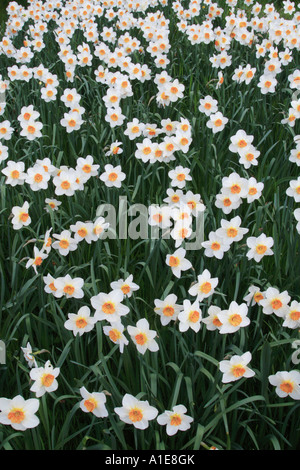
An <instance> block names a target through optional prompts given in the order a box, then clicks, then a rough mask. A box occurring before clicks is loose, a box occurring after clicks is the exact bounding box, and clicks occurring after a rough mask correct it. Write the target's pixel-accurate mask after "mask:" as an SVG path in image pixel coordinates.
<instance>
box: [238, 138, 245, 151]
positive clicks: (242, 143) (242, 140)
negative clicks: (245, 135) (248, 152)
mask: <svg viewBox="0 0 300 470" xmlns="http://www.w3.org/2000/svg"><path fill="white" fill-rule="evenodd" d="M238 146H239V147H240V148H241V149H242V148H244V147H247V142H246V141H245V140H244V139H241V140H239V141H238Z"/></svg>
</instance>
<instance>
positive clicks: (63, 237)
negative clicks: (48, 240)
mask: <svg viewBox="0 0 300 470" xmlns="http://www.w3.org/2000/svg"><path fill="white" fill-rule="evenodd" d="M53 237H54V238H56V240H57V241H55V242H53V243H52V247H53V248H54V249H55V250H58V251H59V253H60V254H61V255H62V256H67V255H68V254H69V252H70V251H75V250H76V249H77V241H76V240H75V239H74V238H72V234H71V232H70V231H69V230H63V231H62V232H61V233H54V234H53Z"/></svg>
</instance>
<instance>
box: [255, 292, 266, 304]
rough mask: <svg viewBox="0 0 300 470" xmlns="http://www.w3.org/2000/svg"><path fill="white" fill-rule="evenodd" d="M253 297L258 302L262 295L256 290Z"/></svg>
mask: <svg viewBox="0 0 300 470" xmlns="http://www.w3.org/2000/svg"><path fill="white" fill-rule="evenodd" d="M253 298H254V300H255V302H257V303H258V302H260V301H261V300H262V299H263V298H264V296H263V295H262V294H261V293H260V292H256V294H254V296H253Z"/></svg>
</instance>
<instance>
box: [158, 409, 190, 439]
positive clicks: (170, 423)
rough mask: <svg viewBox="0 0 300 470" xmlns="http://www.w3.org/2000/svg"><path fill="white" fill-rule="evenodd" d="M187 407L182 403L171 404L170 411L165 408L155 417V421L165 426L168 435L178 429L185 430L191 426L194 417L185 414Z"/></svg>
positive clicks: (173, 433)
mask: <svg viewBox="0 0 300 470" xmlns="http://www.w3.org/2000/svg"><path fill="white" fill-rule="evenodd" d="M186 412H187V409H186V407H185V406H184V405H176V406H173V409H172V410H171V411H168V410H166V411H165V412H164V413H162V414H160V415H159V416H158V417H157V422H158V424H160V425H161V426H165V425H166V426H167V428H166V432H167V434H168V436H174V435H175V434H176V433H177V432H178V431H187V430H188V429H190V427H191V423H192V422H193V421H194V419H193V418H192V417H191V416H188V415H186V414H185V413H186Z"/></svg>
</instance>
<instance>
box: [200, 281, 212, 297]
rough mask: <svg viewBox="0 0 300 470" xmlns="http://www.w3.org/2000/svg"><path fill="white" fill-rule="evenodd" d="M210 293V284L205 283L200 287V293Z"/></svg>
mask: <svg viewBox="0 0 300 470" xmlns="http://www.w3.org/2000/svg"><path fill="white" fill-rule="evenodd" d="M210 291H211V283H210V282H208V281H206V282H204V283H203V284H201V286H200V292H203V294H208V293H209V292H210Z"/></svg>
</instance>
